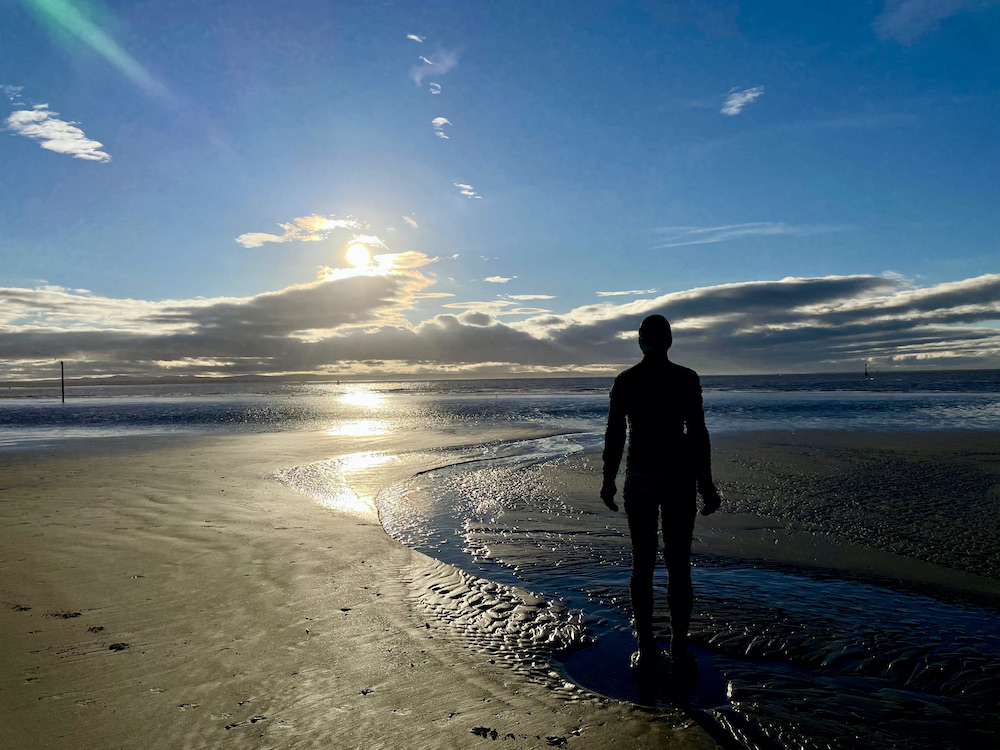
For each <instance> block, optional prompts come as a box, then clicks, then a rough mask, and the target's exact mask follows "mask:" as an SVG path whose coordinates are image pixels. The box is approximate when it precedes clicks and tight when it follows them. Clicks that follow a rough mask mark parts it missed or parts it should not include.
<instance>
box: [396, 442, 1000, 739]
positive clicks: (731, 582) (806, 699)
mask: <svg viewBox="0 0 1000 750" xmlns="http://www.w3.org/2000/svg"><path fill="white" fill-rule="evenodd" d="M522 447H523V450H522V455H521V457H520V460H519V459H518V457H517V456H514V455H511V456H507V457H505V458H503V459H502V460H497V459H496V457H491V456H486V455H483V456H481V460H479V461H473V460H470V459H469V457H468V456H465V457H464V458H463V460H462V461H461V462H455V463H454V464H452V465H445V466H443V467H442V468H440V469H438V470H436V471H433V472H430V473H428V474H425V475H422V476H421V477H419V478H414V479H413V480H411V481H408V482H405V483H403V484H400V485H397V486H396V487H394V488H390V490H389V491H388V492H387V494H386V495H384V496H383V497H384V499H387V500H389V502H387V503H386V504H385V505H384V507H383V508H382V510H383V521H384V522H387V528H389V529H390V530H391V531H392V532H393V533H395V534H396V535H397V536H398V537H399V538H402V539H404V540H406V541H408V543H410V544H414V545H415V546H417V547H418V548H422V549H425V550H426V551H427V552H428V553H430V554H433V555H435V556H437V557H439V558H441V559H443V560H446V561H448V562H450V563H453V564H455V565H458V566H460V567H463V568H464V569H465V570H466V571H467V572H468V574H470V575H475V576H479V577H481V578H483V579H492V580H495V581H500V582H506V583H507V584H509V585H513V584H519V585H521V586H523V587H526V588H527V589H529V590H531V591H532V592H534V594H536V595H538V596H540V597H541V598H542V599H543V600H546V601H549V602H558V603H560V604H561V605H564V606H565V607H566V608H567V611H568V612H570V613H572V622H574V623H579V624H581V625H583V626H585V627H586V633H585V635H583V636H581V637H580V638H578V639H577V640H576V641H574V643H575V646H574V648H572V649H569V650H568V652H567V650H566V649H562V650H560V649H553V650H552V652H551V654H550V659H551V661H552V664H553V665H554V667H555V670H554V671H555V673H557V674H559V675H560V677H562V678H566V679H567V680H568V681H569V682H571V683H573V684H576V685H578V686H580V687H582V688H585V689H587V690H589V691H591V692H593V693H595V694H599V695H605V696H610V697H616V698H621V699H623V700H628V701H632V702H637V703H647V704H655V705H683V706H686V707H688V708H689V709H690V711H691V715H692V716H698V717H699V718H700V720H702V721H703V725H704V726H706V728H708V729H710V730H712V731H716V732H722V735H723V736H726V737H729V738H730V739H731V740H733V741H736V742H738V743H739V744H741V745H743V746H746V747H761V748H771V747H781V748H800V747H826V746H828V745H829V746H833V747H840V746H844V747H847V746H849V747H872V748H881V747H906V748H940V747H954V748H965V747H968V748H972V747H983V746H989V745H990V744H991V743H994V744H995V742H996V740H998V739H1000V735H998V734H997V731H996V730H995V728H994V719H993V715H994V713H995V708H996V706H997V705H998V704H1000V688H998V685H1000V625H998V622H1000V621H998V618H997V614H998V613H1000V606H998V602H1000V598H998V596H997V595H998V594H1000V580H998V579H997V576H996V575H995V574H994V572H993V568H992V567H990V565H991V564H993V563H995V560H996V559H997V553H998V551H1000V545H998V543H997V535H996V519H997V518H998V517H1000V514H997V513H996V510H997V508H996V506H997V503H998V492H997V488H998V486H1000V485H998V480H997V477H998V474H1000V472H998V468H1000V441H998V440H996V439H994V438H992V437H991V436H984V435H980V434H958V435H946V436H942V435H934V434H915V435H898V434H897V435H871V436H865V437H863V438H859V437H858V436H854V435H851V434H849V433H801V434H797V435H794V434H778V433H774V434H767V435H760V434H759V435H753V436H728V437H724V438H722V439H720V440H717V441H716V467H717V475H718V477H719V480H720V483H721V484H722V486H723V489H724V491H725V492H726V496H727V505H726V511H727V514H723V515H720V516H717V517H712V518H709V519H700V520H699V525H698V527H697V529H696V544H695V556H694V565H695V568H694V571H693V578H694V583H695V587H696V596H697V597H698V599H697V604H696V611H695V618H694V621H693V623H692V634H693V636H694V638H695V642H696V644H698V646H699V648H698V649H697V654H698V657H699V662H700V666H701V674H700V678H699V680H698V682H697V683H696V684H695V685H693V686H690V689H688V690H687V691H686V692H685V691H680V692H681V694H678V691H677V690H674V689H671V686H670V685H669V684H668V683H669V679H666V678H665V679H664V680H663V681H662V684H660V685H655V686H653V689H652V690H650V689H644V686H643V685H641V684H636V681H635V680H633V679H632V678H631V675H629V674H628V672H627V670H626V669H624V668H616V667H615V666H614V665H616V664H618V665H624V664H625V663H627V657H628V651H629V650H630V649H631V648H632V641H631V639H630V637H628V621H627V618H628V615H629V610H628V604H627V601H628V600H627V575H628V574H627V567H628V557H629V549H628V540H627V536H626V530H625V524H624V518H623V517H622V516H621V515H620V514H619V515H613V514H610V513H609V512H607V511H606V510H605V509H604V508H603V506H602V505H601V504H600V502H599V500H597V498H596V496H595V493H596V488H597V486H598V477H599V472H598V462H597V460H596V457H595V456H594V454H593V453H588V452H587V451H578V452H572V451H570V452H568V453H567V454H566V455H564V456H562V457H556V458H553V457H552V456H551V455H549V454H548V453H546V452H545V451H541V452H535V451H533V450H532V449H531V447H530V446H529V445H524V446H522ZM445 463H446V464H447V462H445ZM400 500H402V502H400ZM399 507H403V508H413V507H416V508H420V509H421V511H420V513H419V514H416V515H409V516H407V515H406V514H405V513H404V514H398V513H397V512H396V511H397V509H398V508H399ZM986 516H989V517H988V518H986ZM966 544H967V545H968V546H967V547H966V546H965V545H966ZM664 583H665V580H660V582H659V584H658V585H659V586H661V587H662V586H663V584H664ZM429 596H430V595H429V594H427V593H425V594H424V595H423V596H422V597H419V598H421V599H422V600H423V601H426V600H427V599H428V597H429ZM664 598H665V597H664V596H663V591H662V589H661V591H660V602H661V605H665V602H664V601H663V600H664ZM477 601H479V602H482V601H483V600H481V599H480V600H477ZM449 602H453V603H454V607H451V606H450V604H449ZM464 602H465V599H464V595H460V596H457V597H455V598H454V599H449V597H447V596H443V597H442V596H438V597H437V598H436V599H435V603H434V607H432V609H434V610H435V611H436V612H437V614H438V615H439V617H440V618H441V619H442V620H444V621H446V622H451V623H459V630H461V631H462V633H463V637H466V638H468V639H471V641H472V642H474V643H475V644H477V647H480V648H485V649H487V650H490V649H491V648H492V649H493V650H494V651H495V652H496V653H498V654H499V653H501V652H503V651H505V650H510V649H509V647H508V646H505V645H504V644H503V643H496V644H494V645H493V646H490V645H489V644H490V639H489V638H488V637H487V636H486V634H485V633H480V634H479V635H478V636H477V635H475V633H478V631H479V630H481V629H482V623H483V622H485V623H490V624H495V623H498V622H504V623H506V625H505V628H508V629H509V630H512V631H513V632H512V633H511V632H507V635H508V636H509V637H510V638H513V640H514V642H520V643H527V642H528V641H525V640H524V639H525V638H526V636H527V634H526V633H525V632H522V631H518V626H517V623H516V622H511V621H510V620H505V618H504V613H505V612H506V610H505V609H503V608H500V609H497V610H495V611H492V614H491V613H489V612H488V613H486V614H483V613H478V614H476V615H475V617H474V618H472V620H474V621H477V622H479V623H480V625H479V626H476V625H474V624H472V620H470V619H469V616H467V615H463V612H466V610H467V607H466V605H465V603H464ZM657 623H658V627H659V628H660V633H661V637H662V638H663V639H664V642H665V639H666V636H667V633H668V617H667V613H666V611H665V606H663V607H662V608H661V609H660V610H659V611H658V619H657ZM470 632H471V633H472V635H470ZM518 639H520V640H518ZM529 640H530V639H529ZM536 645H537V644H536ZM609 665H611V666H609ZM668 677H669V675H667V678H668ZM557 681H558V680H557ZM645 687H646V688H648V686H645ZM673 687H676V686H673Z"/></svg>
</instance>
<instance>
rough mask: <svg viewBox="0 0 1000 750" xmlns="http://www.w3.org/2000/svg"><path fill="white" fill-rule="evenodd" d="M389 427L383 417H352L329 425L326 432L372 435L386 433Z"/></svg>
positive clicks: (358, 435)
mask: <svg viewBox="0 0 1000 750" xmlns="http://www.w3.org/2000/svg"><path fill="white" fill-rule="evenodd" d="M389 428H390V425H389V423H388V422H387V421H386V420H384V419H352V420H349V421H347V422H342V423H340V424H338V425H335V426H334V427H331V428H330V429H329V430H327V434H329V435H337V436H341V437H372V436H375V435H385V434H387V433H388V432H389Z"/></svg>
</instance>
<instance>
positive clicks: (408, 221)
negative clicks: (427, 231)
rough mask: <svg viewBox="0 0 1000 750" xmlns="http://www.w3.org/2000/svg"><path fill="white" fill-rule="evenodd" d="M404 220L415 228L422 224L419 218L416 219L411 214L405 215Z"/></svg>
mask: <svg viewBox="0 0 1000 750" xmlns="http://www.w3.org/2000/svg"><path fill="white" fill-rule="evenodd" d="M403 221H405V222H406V223H407V224H409V225H410V226H411V227H413V228H414V229H416V228H417V227H419V226H420V225H419V224H417V220H416V219H414V218H412V217H410V216H404V217H403Z"/></svg>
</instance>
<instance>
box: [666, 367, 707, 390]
mask: <svg viewBox="0 0 1000 750" xmlns="http://www.w3.org/2000/svg"><path fill="white" fill-rule="evenodd" d="M670 366H671V368H672V369H673V372H674V377H676V378H677V379H678V380H680V381H682V382H684V383H690V384H692V385H697V386H699V387H700V386H701V378H699V377H698V373H696V372H695V371H694V370H692V369H691V368H690V367H684V365H679V364H677V363H676V362H671V363H670Z"/></svg>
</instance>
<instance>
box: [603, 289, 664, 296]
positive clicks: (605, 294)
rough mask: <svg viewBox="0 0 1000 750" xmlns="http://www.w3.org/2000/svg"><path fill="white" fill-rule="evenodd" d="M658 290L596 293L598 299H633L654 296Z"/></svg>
mask: <svg viewBox="0 0 1000 750" xmlns="http://www.w3.org/2000/svg"><path fill="white" fill-rule="evenodd" d="M658 291H659V289H629V290H627V291H624V292H597V296H598V297H635V296H637V295H640V294H656V293H657V292H658Z"/></svg>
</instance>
